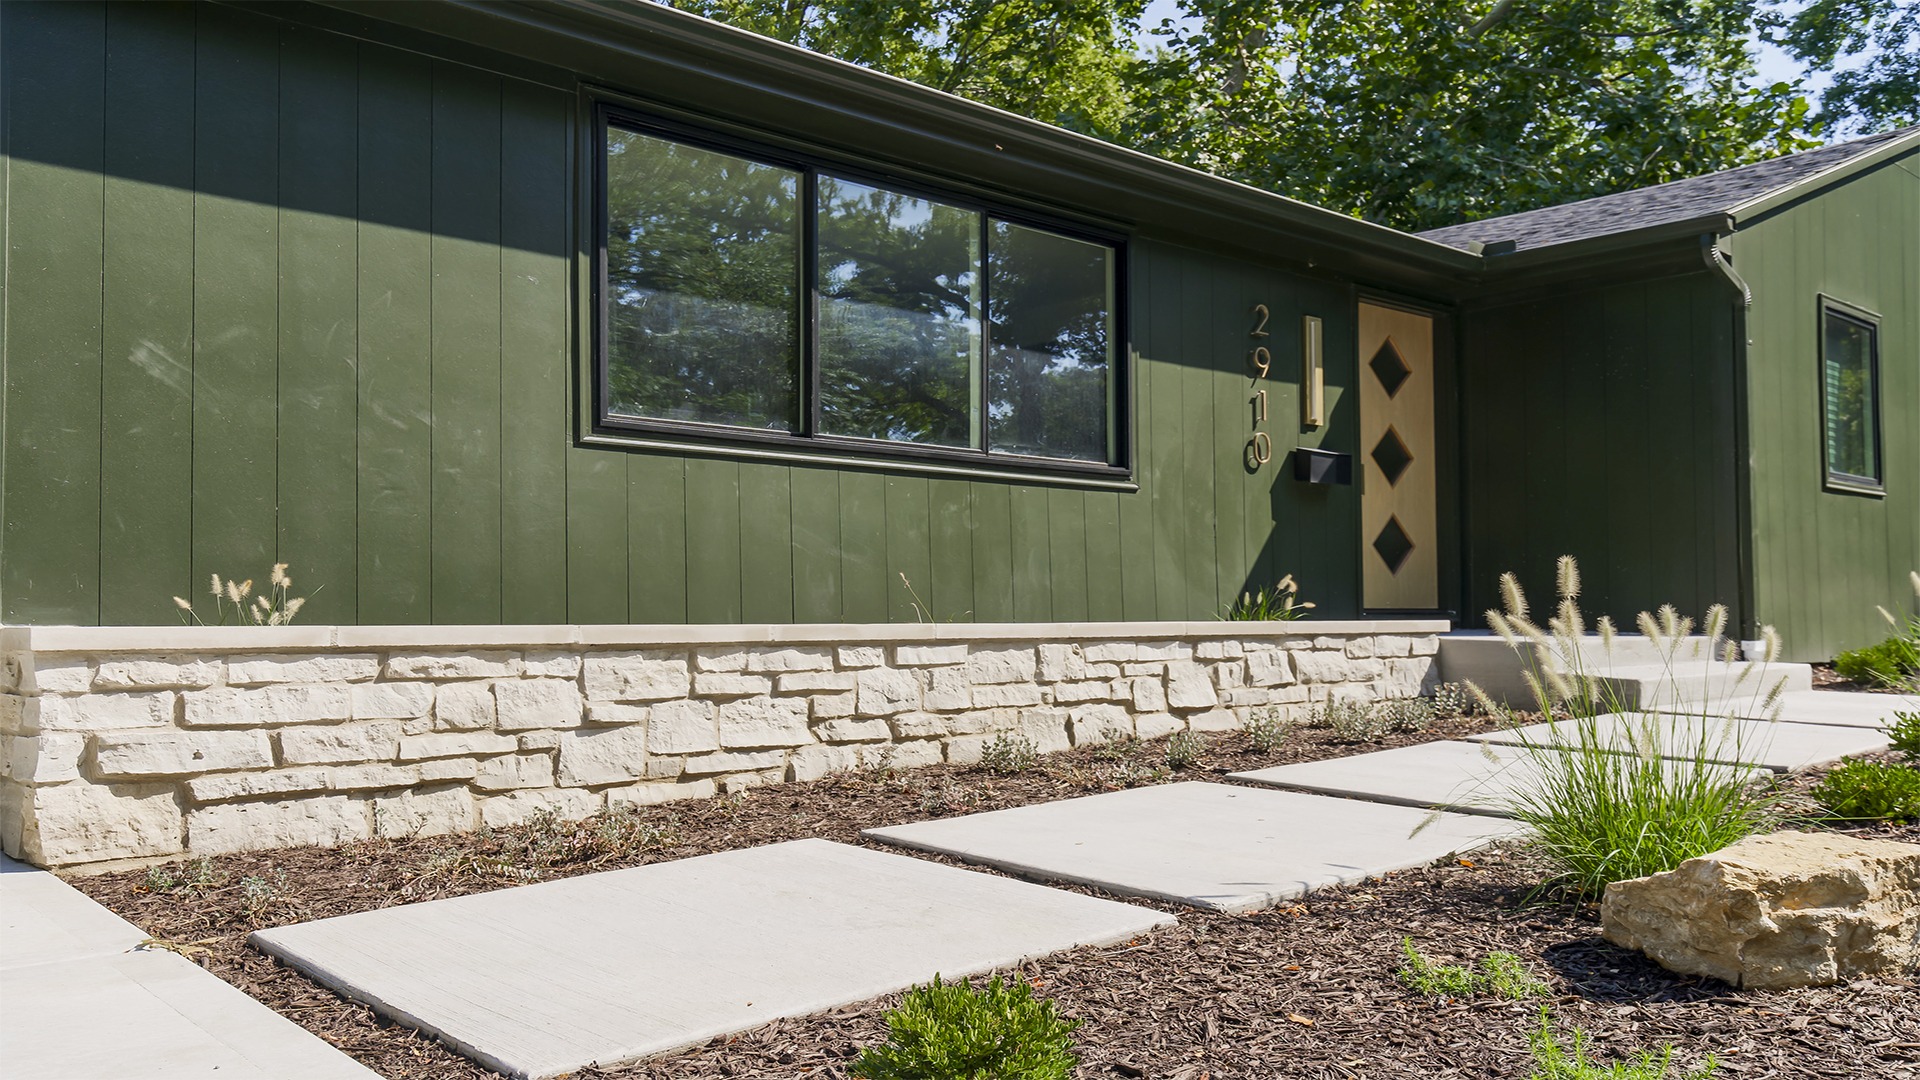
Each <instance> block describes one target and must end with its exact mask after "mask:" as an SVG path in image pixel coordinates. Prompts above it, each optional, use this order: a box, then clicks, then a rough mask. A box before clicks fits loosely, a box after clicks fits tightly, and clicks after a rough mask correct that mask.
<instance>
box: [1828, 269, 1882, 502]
mask: <svg viewBox="0 0 1920 1080" xmlns="http://www.w3.org/2000/svg"><path fill="white" fill-rule="evenodd" d="M1820 418H1821V430H1820V445H1821V457H1822V460H1823V463H1824V465H1825V477H1826V486H1827V487H1828V488H1829V489H1831V490H1835V491H1850V492H1858V493H1865V494H1882V493H1884V492H1885V491H1886V472H1885V469H1884V466H1883V462H1882V458H1881V444H1882V439H1881V431H1880V320H1879V316H1877V315H1874V314H1872V313H1871V312H1868V311H1866V310H1864V309H1862V308H1857V307H1854V306H1853V305H1851V304H1846V303H1843V302H1841V301H1839V300H1835V299H1833V298H1832V297H1829V296H1822V297H1820Z"/></svg>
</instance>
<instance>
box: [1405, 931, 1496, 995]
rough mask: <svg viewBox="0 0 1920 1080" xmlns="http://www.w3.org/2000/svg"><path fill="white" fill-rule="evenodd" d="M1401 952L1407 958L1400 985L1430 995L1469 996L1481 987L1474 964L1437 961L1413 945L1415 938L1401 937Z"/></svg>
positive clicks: (1417, 992)
mask: <svg viewBox="0 0 1920 1080" xmlns="http://www.w3.org/2000/svg"><path fill="white" fill-rule="evenodd" d="M1400 952H1401V954H1402V955H1403V956H1405V957H1406V959H1407V962H1406V963H1405V964H1403V965H1402V966H1401V968H1400V971H1399V972H1398V977H1399V979H1400V984H1401V985H1402V986H1405V987H1406V988H1407V989H1409V990H1412V991H1413V992H1414V993H1416V994H1422V995H1425V996H1427V997H1469V996H1471V995H1472V994H1473V992H1474V991H1475V990H1476V989H1478V988H1479V985H1480V980H1479V976H1477V975H1475V974H1474V971H1473V969H1472V968H1470V967H1462V966H1460V965H1458V964H1436V963H1434V962H1433V961H1431V960H1429V959H1427V958H1426V957H1425V956H1424V955H1422V954H1421V952H1420V950H1419V949H1416V948H1414V947H1413V939H1412V938H1410V937H1409V938H1402V939H1400Z"/></svg>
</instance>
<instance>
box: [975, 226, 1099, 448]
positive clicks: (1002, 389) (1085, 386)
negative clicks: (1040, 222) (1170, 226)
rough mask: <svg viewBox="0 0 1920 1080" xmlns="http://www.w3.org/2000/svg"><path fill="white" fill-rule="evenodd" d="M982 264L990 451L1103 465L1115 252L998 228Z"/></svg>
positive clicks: (1019, 229)
mask: <svg viewBox="0 0 1920 1080" xmlns="http://www.w3.org/2000/svg"><path fill="white" fill-rule="evenodd" d="M988 259H989V266H988V272H989V275H990V280H989V283H988V289H987V304H988V319H989V325H990V327H991V340H992V343H993V357H992V360H991V361H990V362H989V364H988V391H989V395H990V396H989V398H988V402H987V416H988V423H989V428H990V431H989V440H988V441H989V445H990V448H991V449H993V450H997V451H1000V452H1002V453H1010V454H1031V455H1034V456H1037V457H1052V458H1073V459H1075V460H1080V461H1107V460H1110V457H1109V455H1110V454H1111V450H1110V448H1109V443H1108V435H1107V429H1108V413H1109V411H1110V408H1109V404H1108V403H1109V401H1110V397H1109V395H1108V391H1107V387H1108V382H1109V380H1110V378H1111V375H1110V372H1111V369H1112V350H1113V249H1112V248H1109V247H1106V246H1104V245H1101V244H1090V243H1087V242H1085V241H1081V240H1072V239H1068V238H1067V237H1064V236H1059V235H1056V234H1054V233H1047V232H1041V231H1039V230H1038V229H1029V228H1027V227H1025V226H1023V225H1014V224H1011V223H1009V222H1005V221H996V222H994V223H993V231H992V236H991V237H990V238H989V240H988Z"/></svg>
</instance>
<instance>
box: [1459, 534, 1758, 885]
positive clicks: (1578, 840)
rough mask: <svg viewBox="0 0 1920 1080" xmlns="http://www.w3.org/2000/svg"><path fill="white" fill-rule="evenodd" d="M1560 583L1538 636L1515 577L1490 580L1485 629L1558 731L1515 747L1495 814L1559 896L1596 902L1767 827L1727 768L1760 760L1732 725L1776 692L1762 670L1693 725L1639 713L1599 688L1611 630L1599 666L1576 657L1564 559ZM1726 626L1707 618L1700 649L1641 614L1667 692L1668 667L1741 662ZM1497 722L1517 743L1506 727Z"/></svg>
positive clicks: (1604, 628) (1747, 788) (1743, 776)
mask: <svg viewBox="0 0 1920 1080" xmlns="http://www.w3.org/2000/svg"><path fill="white" fill-rule="evenodd" d="M1557 577H1558V582H1557V584H1558V590H1557V591H1558V593H1559V604H1558V606H1557V608H1556V610H1555V612H1554V614H1553V616H1552V617H1551V618H1550V619H1548V621H1547V625H1546V627H1544V628H1542V627H1541V626H1539V625H1538V624H1536V623H1535V622H1534V621H1533V620H1532V618H1531V616H1530V614H1529V609H1528V606H1527V598H1526V595H1525V593H1523V592H1522V591H1521V588H1520V584H1519V582H1518V581H1517V580H1516V579H1515V578H1514V576H1513V575H1512V574H1505V575H1502V576H1501V579H1500V587H1501V592H1502V596H1503V599H1504V601H1505V610H1504V611H1489V612H1488V613H1487V621H1488V623H1489V624H1491V625H1492V626H1493V628H1494V629H1495V630H1496V631H1498V632H1499V633H1500V634H1501V635H1502V636H1503V637H1505V638H1506V640H1507V642H1508V643H1509V644H1510V645H1512V646H1513V648H1514V649H1515V650H1516V651H1518V652H1519V653H1520V654H1521V656H1522V658H1523V660H1524V662H1525V663H1526V664H1527V670H1526V680H1527V684H1528V686H1529V688H1530V689H1531V690H1532V692H1533V696H1534V698H1535V705H1536V706H1537V707H1538V709H1539V711H1540V712H1541V713H1544V714H1548V715H1552V716H1559V717H1562V718H1563V719H1560V720H1559V721H1558V722H1556V723H1554V724H1553V725H1551V726H1550V727H1549V728H1547V729H1546V732H1547V733H1546V734H1545V735H1542V736H1537V737H1536V736H1534V735H1532V734H1522V735H1521V736H1520V737H1519V739H1518V742H1519V743H1520V744H1521V747H1522V751H1523V756H1524V758H1525V762H1526V770H1525V773H1524V776H1525V777H1526V779H1524V780H1522V781H1520V782H1519V783H1518V784H1517V785H1516V786H1515V788H1514V789H1513V790H1512V791H1511V792H1510V793H1509V794H1507V795H1506V796H1504V797H1503V799H1502V800H1501V801H1502V802H1503V803H1504V804H1505V806H1506V809H1507V810H1508V812H1509V813H1511V814H1512V815H1513V816H1514V817H1515V818H1517V819H1518V820H1520V821H1521V822H1523V823H1525V824H1526V825H1528V826H1531V827H1532V829H1533V831H1534V833H1535V834H1536V836H1537V838H1538V843H1539V845H1540V847H1541V848H1542V849H1543V850H1544V851H1545V852H1546V854H1547V855H1548V857H1549V858H1550V859H1551V860H1552V861H1553V862H1554V864H1556V866H1557V867H1558V869H1559V870H1560V884H1563V885H1566V886H1568V887H1570V888H1571V889H1573V890H1574V891H1576V892H1579V893H1582V894H1588V895H1592V894H1597V893H1599V892H1601V891H1603V890H1604V889H1605V888H1606V886H1607V885H1609V884H1611V883H1613V882H1615V881H1621V880H1624V879H1627V878H1635V877H1643V876H1645V875H1648V874H1654V873H1660V872H1663V871H1667V870H1671V869H1673V868H1674V867H1676V866H1678V865H1680V864H1681V863H1682V862H1685V861H1686V860H1688V859H1691V858H1695V857H1698V856H1700V855H1705V854H1707V853H1708V852H1711V851H1715V850H1718V849H1720V848H1722V847H1725V846H1727V845H1728V844H1731V843H1734V842H1735V841H1738V840H1741V839H1744V838H1745V837H1747V836H1751V835H1753V834H1754V833H1756V832H1760V831H1763V830H1764V829H1766V828H1768V827H1770V826H1771V825H1772V823H1773V822H1774V821H1775V808H1776V805H1777V795H1776V794H1775V793H1774V791H1773V790H1772V789H1771V788H1770V787H1764V786H1760V785H1756V784H1754V783H1751V782H1749V775H1750V774H1749V770H1747V769H1745V768H1740V767H1736V766H1734V765H1732V764H1730V763H1733V762H1741V761H1750V760H1752V759H1753V756H1754V751H1755V750H1756V749H1758V748H1757V747H1754V746H1751V745H1744V744H1745V743H1747V742H1748V741H1749V739H1750V737H1749V736H1748V735H1746V731H1747V728H1746V727H1745V726H1743V725H1741V724H1740V723H1738V722H1736V721H1735V720H1734V719H1733V717H1734V716H1735V715H1740V716H1772V715H1774V714H1775V713H1777V712H1778V709H1779V695H1780V688H1781V685H1782V682H1783V680H1775V681H1774V684H1773V685H1772V687H1771V688H1768V687H1767V686H1765V685H1764V684H1765V683H1766V681H1767V680H1766V675H1765V666H1764V665H1745V666H1743V667H1742V668H1740V669H1739V673H1738V674H1736V675H1730V676H1729V677H1728V679H1727V680H1726V681H1725V683H1724V684H1723V685H1722V686H1719V687H1715V688H1714V689H1716V690H1719V691H1721V692H1722V694H1721V700H1719V701H1718V702H1716V701H1715V700H1714V698H1713V696H1712V695H1710V696H1709V698H1708V699H1707V700H1705V701H1702V702H1699V703H1697V705H1696V708H1695V709H1694V710H1693V712H1692V714H1691V715H1680V714H1670V713H1660V712H1652V711H1649V710H1645V709H1643V708H1641V707H1640V705H1639V703H1638V701H1628V700H1624V699H1623V698H1622V696H1621V694H1620V692H1619V690H1618V689H1617V687H1616V684H1614V683H1613V682H1611V681H1610V680H1608V679H1607V678H1605V674H1606V670H1607V669H1606V667H1605V666H1604V664H1605V660H1604V657H1605V655H1606V654H1609V653H1610V652H1611V647H1612V643H1613V640H1614V637H1615V630H1614V627H1613V624H1612V622H1611V621H1610V620H1608V619H1606V618H1602V619H1600V620H1599V622H1598V624H1597V626H1596V629H1597V631H1598V636H1599V639H1600V643H1601V652H1602V654H1603V656H1602V657H1601V658H1595V657H1589V656H1587V655H1585V654H1586V651H1587V649H1588V645H1587V642H1586V640H1585V638H1586V620H1585V616H1584V615H1583V614H1582V613H1581V611H1580V607H1579V602H1578V601H1579V595H1580V571H1579V567H1578V565H1577V564H1576V563H1575V562H1574V560H1573V558H1572V557H1571V556H1563V557H1562V558H1561V559H1560V563H1559V573H1558V575H1557ZM1726 623H1727V612H1726V609H1725V608H1724V607H1721V606H1718V605H1716V606H1714V607H1713V608H1710V609H1709V610H1708V611H1707V614H1706V618H1705V622H1704V625H1703V626H1702V637H1701V638H1700V639H1693V638H1692V634H1693V629H1694V624H1693V621H1692V620H1691V619H1688V618H1685V617H1683V616H1681V615H1680V614H1679V613H1678V612H1677V611H1675V610H1674V609H1673V607H1672V606H1671V605H1668V606H1665V607H1662V608H1661V609H1660V610H1659V611H1658V612H1651V613H1649V612H1642V613H1641V615H1640V617H1639V619H1638V625H1639V629H1640V631H1641V632H1642V633H1643V634H1645V635H1646V636H1647V638H1648V640H1649V641H1651V642H1652V643H1653V644H1654V646H1655V647H1656V649H1657V650H1658V651H1659V653H1660V654H1661V655H1662V656H1664V657H1665V672H1666V676H1665V677H1666V678H1667V680H1668V684H1667V687H1666V689H1668V690H1669V691H1671V690H1674V689H1676V688H1677V682H1676V678H1677V676H1676V669H1677V665H1678V664H1679V663H1680V662H1681V660H1682V659H1683V654H1684V653H1685V652H1686V650H1688V649H1689V648H1691V649H1693V650H1695V652H1696V655H1704V656H1707V657H1711V656H1717V657H1719V658H1720V659H1722V660H1726V661H1729V662H1730V661H1732V660H1734V659H1736V658H1737V657H1738V655H1739V654H1738V652H1737V646H1736V645H1735V644H1734V643H1733V642H1731V641H1728V640H1725V637H1724V635H1725V632H1726ZM1762 636H1763V638H1764V640H1765V641H1766V643H1767V644H1766V649H1767V655H1766V661H1767V662H1768V663H1771V662H1772V661H1774V660H1776V659H1778V656H1779V638H1778V636H1777V635H1776V634H1775V633H1774V631H1773V628H1772V627H1767V628H1765V629H1764V631H1763V634H1762ZM1749 683H1751V685H1749ZM1742 692H1744V693H1746V694H1747V695H1749V696H1748V698H1747V700H1746V701H1745V702H1744V703H1739V702H1735V701H1729V700H1727V698H1734V697H1737V696H1738V695H1739V694H1741V693H1742ZM1475 695H1476V697H1477V698H1478V699H1479V700H1480V702H1481V704H1482V705H1483V707H1486V708H1488V709H1489V711H1493V712H1496V713H1499V712H1501V711H1503V710H1502V708H1501V707H1500V706H1498V705H1496V704H1495V703H1493V702H1492V701H1491V700H1490V699H1489V698H1488V697H1487V695H1486V694H1484V693H1483V692H1480V691H1478V690H1477V689H1476V690H1475ZM1736 705H1737V707H1735V706H1736ZM1506 715H1507V717H1508V719H1509V723H1510V725H1511V726H1513V727H1514V728H1515V729H1516V730H1520V731H1524V729H1521V728H1520V727H1519V722H1518V720H1517V719H1516V718H1515V716H1514V714H1513V713H1511V712H1507V713H1506Z"/></svg>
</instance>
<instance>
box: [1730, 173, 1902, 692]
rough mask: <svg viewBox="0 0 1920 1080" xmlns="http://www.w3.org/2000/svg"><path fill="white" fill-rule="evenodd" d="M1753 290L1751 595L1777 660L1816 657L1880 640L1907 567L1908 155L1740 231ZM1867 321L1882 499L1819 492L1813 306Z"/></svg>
mask: <svg viewBox="0 0 1920 1080" xmlns="http://www.w3.org/2000/svg"><path fill="white" fill-rule="evenodd" d="M1727 246H1728V248H1729V249H1730V250H1731V251H1732V252H1733V254H1734V265H1735V267H1736V268H1737V269H1738V270H1739V271H1740V273H1741V275H1742V276H1743V277H1745V278H1746V280H1747V283H1748V285H1749V286H1750V287H1751V288H1752V290H1753V309H1752V312H1751V314H1750V315H1749V317H1748V337H1749V338H1750V340H1751V342H1752V344H1751V346H1750V347H1749V353H1748V357H1749V358H1748V376H1747V377H1748V386H1749V393H1748V424H1749V425H1750V427H1751V429H1752V430H1753V432H1754V437H1753V455H1752V456H1753V472H1752V492H1753V493H1752V500H1753V552H1754V593H1755V603H1756V609H1757V613H1758V616H1759V618H1760V619H1761V620H1762V621H1765V622H1769V623H1772V624H1774V625H1775V626H1776V627H1778V628H1779V630H1780V632H1781V634H1782V636H1783V637H1784V638H1785V640H1786V644H1787V649H1788V651H1789V654H1790V655H1791V656H1793V657H1794V658H1797V659H1814V660H1817V659H1826V658H1829V657H1832V656H1833V655H1834V654H1836V653H1838V652H1840V651H1842V650H1845V649H1852V648H1858V647H1860V646H1862V645H1865V644H1870V643H1872V642H1875V641H1878V640H1880V639H1881V638H1883V637H1885V636H1886V634H1887V632H1888V630H1887V625H1886V623H1885V622H1884V621H1882V620H1881V618H1880V615H1879V613H1878V612H1876V611H1875V610H1874V609H1875V606H1876V605H1881V606H1885V607H1887V608H1889V609H1891V610H1894V611H1896V612H1898V611H1904V610H1909V609H1910V608H1909V605H1910V604H1911V603H1912V599H1913V597H1912V592H1911V589H1910V587H1909V585H1908V584H1907V580H1906V575H1907V573H1908V571H1910V570H1913V569H1916V568H1920V427H1917V426H1916V424H1915V421H1914V418H1915V417H1920V155H1914V154H1909V155H1907V156H1906V157H1905V158H1904V159H1901V160H1898V161H1895V162H1891V163H1888V164H1885V165H1882V166H1880V167H1879V168H1877V169H1874V170H1872V171H1870V172H1867V173H1864V174H1862V175H1859V176H1856V177H1854V178H1852V179H1851V180H1849V181H1847V182H1846V183H1844V184H1841V185H1837V186H1835V187H1833V188H1830V189H1828V190H1827V191H1825V192H1823V193H1822V194H1821V195H1820V196H1819V197H1818V198H1814V199H1809V200H1806V201H1804V202H1802V203H1800V204H1798V205H1793V206H1789V207H1787V208H1784V209H1782V210H1781V211H1779V212H1777V213H1774V214H1772V215H1771V216H1769V217H1767V218H1765V219H1764V220H1760V221H1757V222H1754V223H1751V224H1748V225H1745V226H1743V227H1742V228H1741V230H1740V231H1739V232H1738V233H1736V234H1735V235H1734V236H1733V238H1732V240H1731V241H1730V242H1729V243H1728V245H1727ZM1822 293H1824V294H1826V295H1828V296H1831V297H1833V298H1834V299H1836V300H1842V301H1845V302H1846V303H1849V304H1852V305H1855V306H1857V307H1862V308H1866V309H1868V310H1869V311H1874V312H1877V313H1879V314H1880V315H1881V317H1882V318H1881V322H1880V374H1881V384H1880V393H1881V411H1880V419H1881V422H1882V428H1881V431H1882V439H1883V445H1882V457H1883V460H1884V467H1885V469H1886V494H1885V496H1884V497H1875V496H1868V495H1857V494H1849V493H1843V492H1832V491H1827V490H1825V488H1824V476H1823V472H1822V469H1823V465H1822V456H1821V441H1822V438H1823V433H1822V432H1823V429H1822V418H1821V414H1820V352H1819V340H1818V336H1817V335H1818V329H1819V324H1818V318H1819V306H1818V305H1819V297H1820V295H1821V294H1822Z"/></svg>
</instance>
